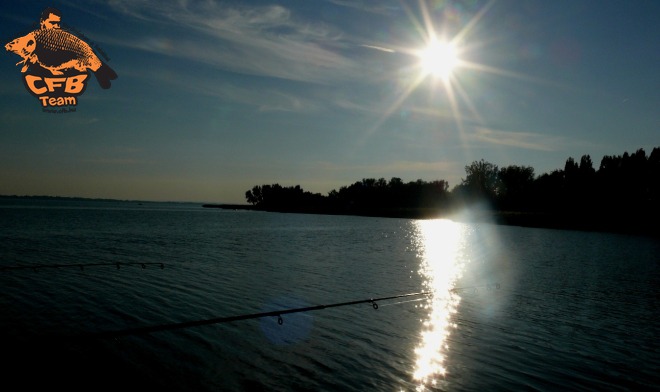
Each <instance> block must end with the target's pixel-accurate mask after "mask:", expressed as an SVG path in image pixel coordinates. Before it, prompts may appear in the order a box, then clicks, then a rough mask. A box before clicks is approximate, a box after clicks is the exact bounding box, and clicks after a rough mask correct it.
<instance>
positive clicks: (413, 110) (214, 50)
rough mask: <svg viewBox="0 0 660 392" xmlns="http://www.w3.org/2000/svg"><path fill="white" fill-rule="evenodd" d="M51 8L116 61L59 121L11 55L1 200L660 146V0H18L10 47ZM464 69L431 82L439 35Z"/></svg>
mask: <svg viewBox="0 0 660 392" xmlns="http://www.w3.org/2000/svg"><path fill="white" fill-rule="evenodd" d="M47 6H54V7H56V8H58V9H60V10H61V11H62V13H63V17H62V21H63V22H64V23H65V24H67V25H69V26H72V27H74V28H75V29H76V30H78V31H80V32H82V33H84V35H85V36H86V37H87V38H88V39H89V40H90V41H93V43H95V44H96V45H97V46H98V47H100V48H102V50H103V51H104V52H105V53H106V54H107V55H108V57H109V58H110V60H109V61H108V62H107V63H108V64H109V65H110V66H111V67H112V68H113V69H114V70H115V71H116V72H117V73H118V75H119V78H118V79H117V80H115V81H113V84H112V87H111V88H110V89H108V90H102V89H101V88H100V87H99V86H98V84H97V83H96V82H95V81H94V80H91V81H90V82H89V84H88V87H87V90H86V91H85V93H84V94H83V95H82V96H80V97H79V104H78V107H77V110H76V112H75V113H67V114H50V113H43V112H42V111H41V108H40V104H39V102H38V101H37V99H36V98H35V97H33V96H31V95H30V94H28V92H27V91H26V89H25V88H24V87H23V83H22V81H21V73H20V66H16V65H15V64H16V62H17V61H18V60H20V58H19V57H18V56H16V55H15V54H12V53H9V52H6V51H4V52H3V53H4V54H3V55H2V58H1V61H0V67H1V68H0V70H1V72H0V101H1V103H2V105H1V106H0V118H1V121H2V131H1V132H0V194H5V195H7V194H18V195H57V196H82V197H100V198H117V199H131V200H135V199H139V200H162V201H198V202H226V203H243V202H245V197H244V194H245V191H246V190H248V189H250V188H252V186H254V185H260V184H272V183H279V184H281V185H283V186H290V185H301V186H302V187H303V188H304V189H305V190H308V191H312V192H320V193H323V194H327V192H329V191H330V190H332V189H339V187H340V186H342V185H349V184H351V183H353V182H355V181H358V180H361V179H362V178H380V177H384V178H385V179H387V180H389V179H390V178H391V177H400V178H401V179H402V180H403V181H404V182H408V181H414V180H417V179H423V180H425V181H432V180H437V179H444V180H447V181H448V182H449V185H450V188H453V187H454V186H455V185H457V184H459V183H460V181H461V178H462V177H464V176H465V170H464V167H465V165H467V164H469V163H470V162H472V161H474V160H479V159H485V160H487V161H489V162H492V163H494V164H496V165H498V166H500V167H504V166H508V165H526V166H532V167H534V169H535V172H536V174H537V175H538V174H542V173H545V172H549V171H552V170H554V169H559V168H563V165H564V162H565V160H566V159H567V158H568V157H574V158H576V159H579V157H580V156H582V155H584V154H589V155H591V157H592V160H593V161H594V165H595V166H596V168H598V165H599V163H600V159H601V158H602V157H603V156H604V155H612V154H617V155H618V154H622V153H623V152H624V151H628V152H634V151H635V150H637V149H638V148H644V149H645V150H646V151H647V154H648V153H650V151H651V150H652V149H653V147H657V146H660V72H658V69H660V50H658V42H660V40H659V39H660V24H658V23H657V18H658V16H659V15H660V2H658V1H654V0H638V1H628V0H621V1H615V0H600V1H587V0H570V1H568V0H566V1H564V0H557V1H543V0H526V1H514V0H496V1H482V0H465V1H460V0H456V1H442V0H437V1H422V2H419V1H399V0H378V1H376V0H374V1H368V0H290V1H217V2H216V1H185V0H179V1H168V0H164V1H156V0H141V1H134V0H133V1H129V0H115V1H110V2H108V1H88V2H84V3H83V2H77V1H76V2H74V1H9V2H3V4H2V12H1V13H0V22H1V26H2V27H1V32H2V33H1V35H2V38H4V42H5V43H6V42H9V41H11V40H12V39H14V38H16V37H18V36H20V35H22V34H25V33H27V32H29V31H30V29H31V27H32V25H33V24H34V23H36V22H37V20H38V17H39V14H40V13H41V11H42V10H43V9H44V8H45V7H47ZM433 35H435V36H437V37H439V38H440V39H446V40H450V41H451V42H453V43H454V45H455V48H456V51H457V53H458V57H459V62H458V65H457V66H456V67H455V68H454V70H453V73H452V75H451V76H450V77H449V79H448V80H446V79H442V78H438V77H434V76H433V75H424V73H423V72H422V68H421V67H420V59H419V56H418V55H417V53H419V51H420V50H422V49H423V48H424V47H426V46H427V44H428V42H429V39H430V37H431V36H433Z"/></svg>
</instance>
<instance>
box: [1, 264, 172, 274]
mask: <svg viewBox="0 0 660 392" xmlns="http://www.w3.org/2000/svg"><path fill="white" fill-rule="evenodd" d="M132 265H139V266H141V267H142V269H146V268H147V266H149V265H157V266H159V267H160V269H164V268H165V264H164V263H141V262H114V263H77V264H35V265H10V266H6V267H0V271H9V270H27V269H31V270H33V271H34V272H38V271H39V270H40V269H46V268H54V269H60V268H78V269H80V270H81V271H84V270H85V267H100V266H113V267H117V269H121V267H122V266H132Z"/></svg>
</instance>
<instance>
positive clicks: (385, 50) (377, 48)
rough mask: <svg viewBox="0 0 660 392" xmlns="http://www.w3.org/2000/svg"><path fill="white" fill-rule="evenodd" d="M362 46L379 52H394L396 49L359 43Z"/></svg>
mask: <svg viewBox="0 0 660 392" xmlns="http://www.w3.org/2000/svg"><path fill="white" fill-rule="evenodd" d="M360 46H362V47H364V48H369V49H374V50H380V51H381V52H387V53H396V50H394V49H389V48H383V47H381V46H376V45H360Z"/></svg>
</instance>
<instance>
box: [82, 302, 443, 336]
mask: <svg viewBox="0 0 660 392" xmlns="http://www.w3.org/2000/svg"><path fill="white" fill-rule="evenodd" d="M431 294H432V293H431V292H419V293H409V294H401V295H393V296H389V297H380V298H369V299H362V300H357V301H349V302H339V303H333V304H327V305H317V306H308V307H304V308H295V309H282V310H275V311H270V312H262V313H252V314H243V315H238V316H230V317H215V318H211V319H206V320H196V321H186V322H181V323H172V324H161V325H153V326H147V327H137V328H129V329H123V330H117V331H106V332H98V333H93V334H90V335H87V337H91V338H118V337H122V336H129V335H142V334H149V333H152V332H160V331H170V330H175V329H182V328H191V327H198V326H202V325H210V324H220V323H229V322H232V321H239V320H248V319H255V318H262V317H277V323H278V324H279V325H282V324H284V318H283V317H282V316H283V315H286V314H292V313H300V312H310V311H313V310H323V309H328V308H336V307H340V306H350V305H357V304H364V303H369V304H371V306H372V308H373V309H375V310H377V309H378V303H377V301H388V300H391V299H397V298H406V297H420V296H427V295H431Z"/></svg>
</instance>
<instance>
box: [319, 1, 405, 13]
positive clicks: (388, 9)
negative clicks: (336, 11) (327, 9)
mask: <svg viewBox="0 0 660 392" xmlns="http://www.w3.org/2000/svg"><path fill="white" fill-rule="evenodd" d="M328 1H329V2H330V3H332V4H335V5H338V6H341V7H347V8H354V9H358V10H361V11H365V12H369V13H372V14H381V15H389V14H391V13H392V12H393V11H396V10H397V9H398V6H396V5H394V4H392V3H391V2H390V1H385V0H379V1H372V0H328Z"/></svg>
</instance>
